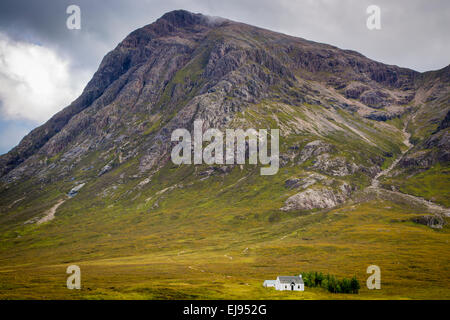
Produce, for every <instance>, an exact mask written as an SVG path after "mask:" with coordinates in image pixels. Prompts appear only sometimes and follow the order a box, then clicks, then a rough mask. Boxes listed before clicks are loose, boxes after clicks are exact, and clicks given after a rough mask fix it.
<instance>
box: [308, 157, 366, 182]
mask: <svg viewBox="0 0 450 320" xmlns="http://www.w3.org/2000/svg"><path fill="white" fill-rule="evenodd" d="M313 168H314V169H317V170H320V171H321V172H324V173H326V174H329V175H332V176H340V177H343V176H347V175H350V174H353V173H355V172H356V171H358V169H359V167H358V166H357V165H356V164H355V163H353V162H349V161H347V159H346V158H344V157H332V156H330V155H329V154H328V153H325V154H321V155H319V156H318V157H317V160H316V161H315V162H314V164H313Z"/></svg>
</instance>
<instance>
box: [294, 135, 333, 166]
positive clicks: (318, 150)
mask: <svg viewBox="0 0 450 320" xmlns="http://www.w3.org/2000/svg"><path fill="white" fill-rule="evenodd" d="M334 150H335V148H334V147H333V145H331V144H329V143H326V142H324V141H322V140H314V141H311V142H309V143H307V144H306V145H305V146H304V147H303V149H302V150H301V152H300V156H299V163H300V164H301V163H303V162H305V161H306V160H309V159H311V158H313V157H316V156H318V155H321V154H323V153H327V152H333V151H334Z"/></svg>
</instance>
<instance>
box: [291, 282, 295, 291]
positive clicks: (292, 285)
mask: <svg viewBox="0 0 450 320" xmlns="http://www.w3.org/2000/svg"><path fill="white" fill-rule="evenodd" d="M294 287H295V283H293V282H291V291H294Z"/></svg>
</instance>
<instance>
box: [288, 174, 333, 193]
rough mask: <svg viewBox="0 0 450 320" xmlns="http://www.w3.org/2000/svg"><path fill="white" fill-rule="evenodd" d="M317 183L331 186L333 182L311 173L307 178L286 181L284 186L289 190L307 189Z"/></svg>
mask: <svg viewBox="0 0 450 320" xmlns="http://www.w3.org/2000/svg"><path fill="white" fill-rule="evenodd" d="M317 182H323V183H324V184H331V183H332V182H333V181H332V180H330V179H327V177H325V176H323V175H321V174H317V173H311V174H309V175H308V176H307V177H305V178H291V179H288V180H286V181H285V183H284V185H285V187H286V188H289V189H297V188H301V189H306V188H308V187H310V186H312V185H313V184H315V183H317Z"/></svg>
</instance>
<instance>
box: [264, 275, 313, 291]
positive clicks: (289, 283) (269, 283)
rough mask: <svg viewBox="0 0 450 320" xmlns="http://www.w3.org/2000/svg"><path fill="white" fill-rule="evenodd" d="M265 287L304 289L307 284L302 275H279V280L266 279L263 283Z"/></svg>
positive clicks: (292, 289)
mask: <svg viewBox="0 0 450 320" xmlns="http://www.w3.org/2000/svg"><path fill="white" fill-rule="evenodd" d="M263 286H264V287H274V288H275V289H276V290H280V291H284V290H289V291H304V290H305V284H304V283H303V279H302V275H298V276H278V277H277V280H266V281H264V283H263Z"/></svg>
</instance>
